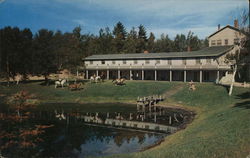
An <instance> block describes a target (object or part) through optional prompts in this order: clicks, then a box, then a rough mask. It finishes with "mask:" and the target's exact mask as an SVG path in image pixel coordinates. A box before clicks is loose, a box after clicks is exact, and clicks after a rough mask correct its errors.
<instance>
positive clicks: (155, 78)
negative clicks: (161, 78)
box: [155, 70, 157, 81]
mask: <svg viewBox="0 0 250 158" xmlns="http://www.w3.org/2000/svg"><path fill="white" fill-rule="evenodd" d="M155 81H157V70H155Z"/></svg>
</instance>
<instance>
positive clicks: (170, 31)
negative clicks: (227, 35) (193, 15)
mask: <svg viewBox="0 0 250 158" xmlns="http://www.w3.org/2000/svg"><path fill="white" fill-rule="evenodd" d="M216 28H217V27H216V26H211V27H208V26H201V27H191V28H152V29H148V31H149V32H153V33H154V34H155V36H156V37H157V38H160V36H161V34H162V33H164V34H165V35H169V37H170V38H171V39H173V38H174V37H175V36H176V35H177V34H185V35H187V34H188V32H189V31H192V32H194V35H197V36H198V37H199V38H205V37H208V36H209V35H210V34H212V33H213V32H215V31H216Z"/></svg>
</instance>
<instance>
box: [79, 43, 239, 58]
mask: <svg viewBox="0 0 250 158" xmlns="http://www.w3.org/2000/svg"><path fill="white" fill-rule="evenodd" d="M233 47H234V46H214V47H207V48H204V49H201V50H198V51H191V52H168V53H166V52H162V53H133V54H105V55H92V56H88V57H86V58H84V59H83V60H115V59H116V60H125V59H163V58H195V57H216V56H220V55H222V54H224V53H226V52H228V51H229V50H231V49H233Z"/></svg>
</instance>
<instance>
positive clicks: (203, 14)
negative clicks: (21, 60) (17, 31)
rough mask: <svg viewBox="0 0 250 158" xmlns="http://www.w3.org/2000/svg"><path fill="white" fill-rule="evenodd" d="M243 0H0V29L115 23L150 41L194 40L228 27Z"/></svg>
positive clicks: (94, 29)
mask: <svg viewBox="0 0 250 158" xmlns="http://www.w3.org/2000/svg"><path fill="white" fill-rule="evenodd" d="M242 8H248V0H0V28H3V27H5V26H18V27H20V28H25V27H28V28H30V29H31V30H32V31H33V32H36V31H37V30H39V29H41V28H47V29H51V30H54V31H55V30H61V31H63V32H66V31H67V32H70V31H72V30H73V28H74V27H76V26H79V25H80V26H82V28H83V33H93V34H98V31H99V29H100V28H105V27H107V26H108V27H110V29H111V30H112V29H113V27H114V25H115V24H116V23H117V22H118V21H121V22H122V23H123V24H124V26H125V27H126V29H127V31H129V30H130V29H131V28H132V26H135V27H138V26H139V25H140V24H143V25H144V26H145V27H146V29H147V32H148V34H149V32H153V33H154V34H155V35H156V37H160V34H161V33H164V34H168V35H169V36H170V37H171V38H173V37H174V36H175V35H176V34H178V33H179V34H180V33H183V34H187V33H188V31H189V30H191V31H193V32H194V33H195V34H196V35H198V36H199V38H204V37H206V36H209V34H211V33H212V32H214V31H216V29H217V25H218V24H221V26H225V25H227V24H230V25H233V20H234V19H235V18H236V17H237V14H238V13H239V11H240V10H241V9H242Z"/></svg>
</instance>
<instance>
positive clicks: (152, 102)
mask: <svg viewBox="0 0 250 158" xmlns="http://www.w3.org/2000/svg"><path fill="white" fill-rule="evenodd" d="M163 100H165V98H164V97H163V96H161V95H152V96H148V97H141V98H140V97H139V96H138V97H137V103H136V105H137V111H142V112H145V111H146V110H148V111H149V112H151V111H152V108H156V106H157V105H156V104H157V103H158V102H160V101H163Z"/></svg>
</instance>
